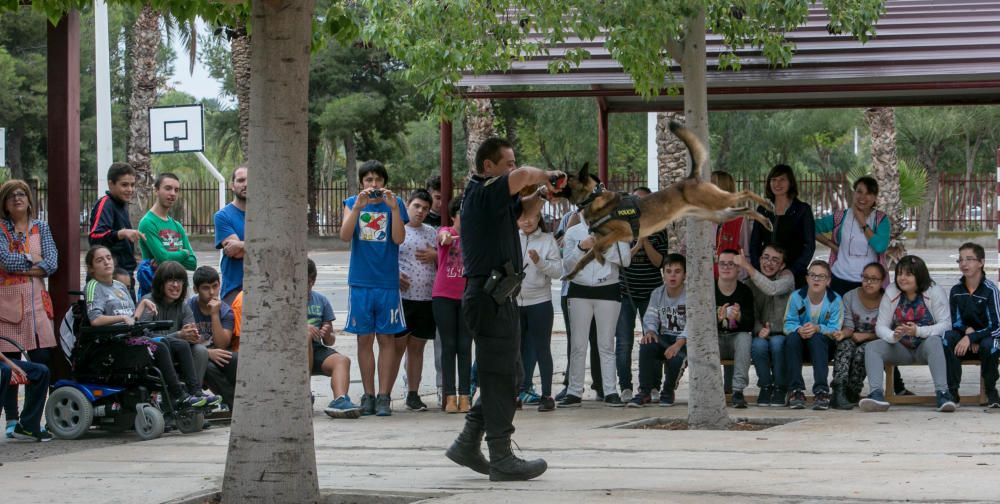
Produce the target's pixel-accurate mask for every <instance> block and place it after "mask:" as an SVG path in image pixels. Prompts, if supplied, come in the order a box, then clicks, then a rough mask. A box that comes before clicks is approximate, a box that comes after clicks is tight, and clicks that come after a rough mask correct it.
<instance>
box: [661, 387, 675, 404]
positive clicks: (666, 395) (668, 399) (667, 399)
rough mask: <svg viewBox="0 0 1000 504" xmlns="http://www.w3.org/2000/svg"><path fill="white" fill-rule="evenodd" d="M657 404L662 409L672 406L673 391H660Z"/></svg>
mask: <svg viewBox="0 0 1000 504" xmlns="http://www.w3.org/2000/svg"><path fill="white" fill-rule="evenodd" d="M658 404H659V405H660V406H663V407H667V406H673V405H674V389H663V390H661V391H660V400H659V401H658Z"/></svg>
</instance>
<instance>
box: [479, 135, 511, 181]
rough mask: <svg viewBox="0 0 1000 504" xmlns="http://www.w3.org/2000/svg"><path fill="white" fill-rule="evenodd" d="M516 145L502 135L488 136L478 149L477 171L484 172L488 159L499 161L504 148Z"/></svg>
mask: <svg viewBox="0 0 1000 504" xmlns="http://www.w3.org/2000/svg"><path fill="white" fill-rule="evenodd" d="M513 148H514V145H513V144H512V143H510V142H508V141H507V140H506V139H503V138H500V137H490V138H487V139H486V141H485V142H483V143H482V145H480V146H479V149H478V150H477V151H476V173H483V169H484V168H485V165H486V160H487V159H489V160H490V161H492V162H494V163H499V162H500V158H501V157H502V152H503V150H504V149H513Z"/></svg>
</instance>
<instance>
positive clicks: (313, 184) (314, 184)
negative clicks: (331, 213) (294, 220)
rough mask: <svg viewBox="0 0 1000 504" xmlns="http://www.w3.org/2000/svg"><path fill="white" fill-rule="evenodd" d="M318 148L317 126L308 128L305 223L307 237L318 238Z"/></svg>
mask: <svg viewBox="0 0 1000 504" xmlns="http://www.w3.org/2000/svg"><path fill="white" fill-rule="evenodd" d="M319 148H320V141H319V126H316V127H310V128H309V147H308V149H309V151H308V159H307V160H306V163H307V166H308V167H309V174H308V181H309V182H308V187H307V189H306V191H307V192H306V194H308V199H309V213H308V214H307V217H306V219H307V221H308V224H309V236H319V215H318V212H319V206H318V203H317V200H318V198H317V196H318V193H319V166H317V165H316V163H317V162H318V161H317V159H318V157H319V156H318V151H319Z"/></svg>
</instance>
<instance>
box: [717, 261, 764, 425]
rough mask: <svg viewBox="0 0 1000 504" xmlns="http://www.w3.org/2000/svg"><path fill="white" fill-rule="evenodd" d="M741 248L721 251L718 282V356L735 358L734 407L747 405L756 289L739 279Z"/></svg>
mask: <svg viewBox="0 0 1000 504" xmlns="http://www.w3.org/2000/svg"><path fill="white" fill-rule="evenodd" d="M737 257H739V252H737V251H735V250H732V249H726V250H723V251H722V252H720V253H719V261H718V265H719V279H718V280H716V282H715V308H716V320H717V321H718V323H719V357H720V358H721V359H732V360H733V407H734V408H746V407H747V401H746V398H745V397H744V396H743V389H744V388H746V386H747V385H748V384H749V382H750V346H751V341H752V339H753V338H752V336H751V331H753V327H754V309H753V308H754V304H753V292H752V291H751V290H750V287H747V286H746V285H745V284H743V283H740V281H739V277H740V271H741V270H740V267H739V266H738V265H737V262H736V261H737V259H736V258H737Z"/></svg>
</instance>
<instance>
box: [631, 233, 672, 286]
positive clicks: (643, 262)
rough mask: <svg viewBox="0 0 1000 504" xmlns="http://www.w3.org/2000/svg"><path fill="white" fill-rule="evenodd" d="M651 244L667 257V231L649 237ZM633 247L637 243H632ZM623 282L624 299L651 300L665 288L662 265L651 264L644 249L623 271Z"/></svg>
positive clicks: (637, 253) (633, 257) (636, 254)
mask: <svg viewBox="0 0 1000 504" xmlns="http://www.w3.org/2000/svg"><path fill="white" fill-rule="evenodd" d="M649 242H650V244H651V245H652V246H653V248H654V249H655V250H656V251H657V252H659V253H660V255H663V256H666V255H667V232H666V231H665V230H664V231H660V232H658V233H653V234H651V235H649ZM632 246H635V242H632ZM623 252H624V251H623ZM622 280H623V281H622V283H621V286H622V288H621V293H622V297H625V296H629V297H631V298H632V299H633V300H636V301H647V300H649V296H650V294H651V293H652V292H653V291H654V290H656V289H657V288H659V287H662V286H663V276H662V275H661V274H660V265H659V264H653V263H652V262H650V260H649V257H648V256H647V255H646V250H645V249H642V248H640V249H639V251H638V252H636V253H635V255H634V256H632V262H631V263H630V264H629V265H628V267H627V268H625V269H623V270H622Z"/></svg>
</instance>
